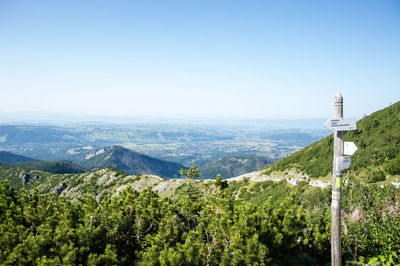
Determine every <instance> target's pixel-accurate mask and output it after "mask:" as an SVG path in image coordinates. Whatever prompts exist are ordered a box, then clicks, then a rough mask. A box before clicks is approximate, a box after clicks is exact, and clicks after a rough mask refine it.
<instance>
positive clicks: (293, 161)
mask: <svg viewBox="0 0 400 266" xmlns="http://www.w3.org/2000/svg"><path fill="white" fill-rule="evenodd" d="M343 139H344V140H345V141H352V142H354V143H355V144H356V145H357V147H358V151H357V152H356V153H355V154H354V155H353V156H352V157H351V159H352V165H351V168H350V169H349V170H348V173H349V174H353V175H354V176H357V177H360V178H363V179H364V180H367V181H368V182H377V181H382V180H384V179H385V177H386V176H387V175H399V174H400V102H397V103H395V104H393V105H391V106H389V107H387V108H385V109H383V110H380V111H377V112H375V113H373V114H371V115H369V116H367V117H365V118H363V119H361V120H359V121H358V122H357V130H356V131H346V132H345V133H344V136H343ZM332 161H333V135H330V136H328V137H326V138H324V139H322V140H321V141H318V142H316V143H313V144H311V145H310V146H307V147H305V148H304V149H302V150H300V151H298V152H296V153H293V154H292V155H290V156H288V157H286V158H284V159H282V160H281V161H278V162H276V163H274V164H272V165H271V166H268V167H266V168H264V169H265V170H266V173H267V174H269V173H271V172H273V171H281V172H283V171H285V170H287V169H297V170H300V171H301V172H303V173H306V174H308V175H309V176H311V177H314V178H319V177H325V176H327V175H329V174H331V172H332Z"/></svg>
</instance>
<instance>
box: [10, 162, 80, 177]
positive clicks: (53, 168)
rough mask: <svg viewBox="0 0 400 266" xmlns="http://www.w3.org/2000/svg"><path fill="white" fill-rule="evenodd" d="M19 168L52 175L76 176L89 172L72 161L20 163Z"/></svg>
mask: <svg viewBox="0 0 400 266" xmlns="http://www.w3.org/2000/svg"><path fill="white" fill-rule="evenodd" d="M17 166H21V167H25V168H29V169H34V170H40V171H44V172H49V173H52V174H75V173H83V172H86V171H87V170H86V169H85V168H83V167H81V166H79V165H76V164H74V163H72V162H71V161H52V162H42V161H40V162H25V163H18V164H17Z"/></svg>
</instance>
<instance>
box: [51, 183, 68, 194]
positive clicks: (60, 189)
mask: <svg viewBox="0 0 400 266" xmlns="http://www.w3.org/2000/svg"><path fill="white" fill-rule="evenodd" d="M67 187H68V185H67V184H65V183H62V184H60V185H59V186H57V187H55V188H54V189H53V192H54V193H57V195H60V194H61V192H63V191H64V189H66V188H67Z"/></svg>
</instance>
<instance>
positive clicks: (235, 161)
mask: <svg viewBox="0 0 400 266" xmlns="http://www.w3.org/2000/svg"><path fill="white" fill-rule="evenodd" d="M271 163H272V161H271V160H268V159H267V158H263V157H257V156H251V157H239V156H227V157H223V158H220V159H217V160H214V161H212V162H210V163H207V164H205V165H204V166H201V167H200V176H201V178H211V179H215V177H216V176H217V175H218V174H220V175H221V176H223V177H224V178H230V177H234V176H239V175H241V174H245V173H249V172H252V171H255V170H257V169H260V168H262V167H264V166H266V165H269V164H271Z"/></svg>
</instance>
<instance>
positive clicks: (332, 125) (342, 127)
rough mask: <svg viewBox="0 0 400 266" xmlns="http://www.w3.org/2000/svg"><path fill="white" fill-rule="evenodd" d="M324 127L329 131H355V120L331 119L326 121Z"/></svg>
mask: <svg viewBox="0 0 400 266" xmlns="http://www.w3.org/2000/svg"><path fill="white" fill-rule="evenodd" d="M324 127H326V128H327V129H329V130H330V131H347V130H356V129H357V124H356V119H355V118H331V119H328V120H327V121H326V122H325V124H324Z"/></svg>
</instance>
